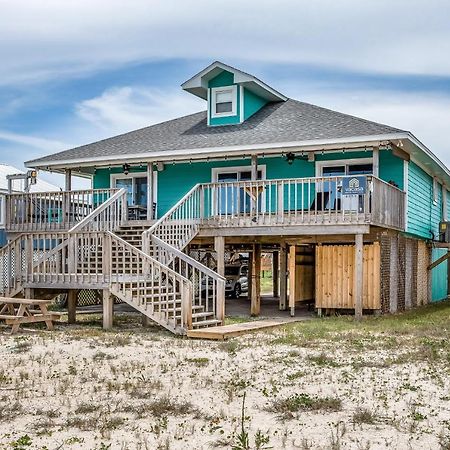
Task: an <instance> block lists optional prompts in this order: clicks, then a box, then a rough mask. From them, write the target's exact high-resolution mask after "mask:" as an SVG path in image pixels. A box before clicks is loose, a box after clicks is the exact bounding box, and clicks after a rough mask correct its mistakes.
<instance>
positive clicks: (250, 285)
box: [247, 252, 253, 300]
mask: <svg viewBox="0 0 450 450" xmlns="http://www.w3.org/2000/svg"><path fill="white" fill-rule="evenodd" d="M252 262H253V252H249V254H248V273H247V284H248V290H247V297H248V299H249V300H251V298H252V291H253V264H252Z"/></svg>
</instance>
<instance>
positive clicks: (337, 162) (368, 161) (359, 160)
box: [316, 157, 373, 177]
mask: <svg viewBox="0 0 450 450" xmlns="http://www.w3.org/2000/svg"><path fill="white" fill-rule="evenodd" d="M353 164H373V157H368V158H348V159H344V158H343V159H332V160H327V161H316V177H321V176H322V169H323V167H324V166H328V167H329V166H332V167H334V166H347V165H353Z"/></svg>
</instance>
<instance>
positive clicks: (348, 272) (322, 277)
mask: <svg viewBox="0 0 450 450" xmlns="http://www.w3.org/2000/svg"><path fill="white" fill-rule="evenodd" d="M354 260H355V247H354V246H353V245H318V246H317V247H316V308H337V309H354V308H355V302H354V300H353V276H354ZM363 261H364V262H363V264H364V275H363V286H364V290H363V308H364V309H381V287H380V277H381V274H380V269H381V259H380V244H379V243H378V242H375V243H374V244H371V245H365V246H364V260H363Z"/></svg>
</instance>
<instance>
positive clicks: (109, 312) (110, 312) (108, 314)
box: [103, 289, 114, 330]
mask: <svg viewBox="0 0 450 450" xmlns="http://www.w3.org/2000/svg"><path fill="white" fill-rule="evenodd" d="M113 321H114V300H113V297H112V295H111V292H110V291H109V289H103V329H104V330H109V329H111V328H112V326H113Z"/></svg>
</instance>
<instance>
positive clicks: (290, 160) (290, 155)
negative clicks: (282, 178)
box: [286, 152, 305, 165]
mask: <svg viewBox="0 0 450 450" xmlns="http://www.w3.org/2000/svg"><path fill="white" fill-rule="evenodd" d="M296 159H305V155H304V154H303V152H302V154H301V156H299V155H296V154H295V153H292V152H289V153H286V162H287V163H288V164H289V165H291V164H292V163H293V162H294V161H295V160H296Z"/></svg>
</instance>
